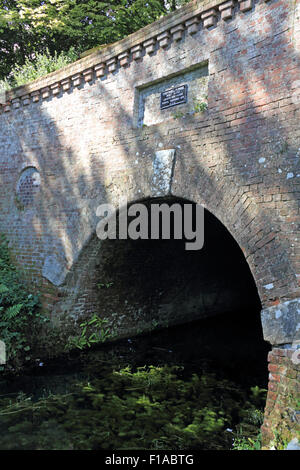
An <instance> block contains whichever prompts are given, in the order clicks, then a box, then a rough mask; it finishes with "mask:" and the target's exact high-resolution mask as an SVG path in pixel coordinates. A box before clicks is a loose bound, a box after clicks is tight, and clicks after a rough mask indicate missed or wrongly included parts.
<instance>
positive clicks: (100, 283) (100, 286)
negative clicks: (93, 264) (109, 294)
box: [97, 282, 114, 289]
mask: <svg viewBox="0 0 300 470" xmlns="http://www.w3.org/2000/svg"><path fill="white" fill-rule="evenodd" d="M113 284H114V283H113V282H99V284H98V286H97V287H98V289H103V288H104V287H105V288H106V289H108V288H109V287H111V286H112V285H113Z"/></svg>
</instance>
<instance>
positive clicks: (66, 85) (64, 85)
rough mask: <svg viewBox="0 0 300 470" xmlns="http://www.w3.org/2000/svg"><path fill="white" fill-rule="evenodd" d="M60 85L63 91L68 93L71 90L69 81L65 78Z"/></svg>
mask: <svg viewBox="0 0 300 470" xmlns="http://www.w3.org/2000/svg"><path fill="white" fill-rule="evenodd" d="M60 84H61V87H62V89H63V91H68V90H70V88H71V79H70V78H65V79H64V80H62V81H61V82H60Z"/></svg>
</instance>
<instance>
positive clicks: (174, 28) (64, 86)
mask: <svg viewBox="0 0 300 470" xmlns="http://www.w3.org/2000/svg"><path fill="white" fill-rule="evenodd" d="M261 1H262V2H264V3H268V2H269V1H270V0H261ZM254 4H255V0H226V1H224V0H194V1H192V2H190V3H188V4H187V5H185V6H183V7H182V8H180V9H179V10H177V11H175V12H173V13H169V14H168V15H166V16H164V17H162V18H160V19H159V20H157V21H155V22H154V23H151V24H149V25H147V26H145V27H144V28H142V29H140V30H138V31H136V32H135V33H132V34H131V35H129V36H127V37H126V38H124V39H122V40H120V41H118V42H116V43H114V44H111V45H109V46H107V47H104V48H103V49H101V50H100V51H96V52H94V53H92V54H90V55H88V56H87V57H84V58H82V59H80V60H77V61H76V62H73V63H72V64H69V65H67V66H66V67H64V68H62V69H60V70H57V71H55V72H52V73H50V74H48V75H46V76H44V77H41V78H38V79H37V80H35V81H33V82H31V83H29V84H26V85H23V86H20V87H18V88H14V89H13V90H10V91H6V92H2V93H0V110H1V112H8V111H10V110H11V109H18V108H20V107H21V106H26V105H28V104H30V103H31V102H37V101H41V100H44V99H47V98H49V97H50V96H56V95H59V94H60V93H62V92H66V91H68V90H70V89H71V88H74V87H78V86H80V85H81V84H82V83H83V82H90V81H92V80H94V79H95V78H96V79H97V78H101V77H104V76H105V75H107V74H109V73H113V72H114V71H115V70H116V69H117V67H118V66H120V67H125V66H130V62H132V61H135V60H141V59H142V57H143V55H144V54H152V53H153V52H154V51H155V50H157V48H166V47H167V46H168V45H169V43H170V42H171V40H173V41H174V42H178V41H180V40H181V39H182V38H183V33H184V31H186V32H187V34H191V35H192V34H195V33H196V32H197V31H198V30H199V29H200V25H201V26H202V27H203V28H207V29H209V28H211V27H214V26H215V25H216V24H217V23H218V21H226V20H229V19H231V18H232V17H233V16H234V15H235V14H236V13H238V12H242V13H244V12H248V11H250V10H251V9H252V8H253V7H254Z"/></svg>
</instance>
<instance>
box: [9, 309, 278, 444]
mask: <svg viewBox="0 0 300 470" xmlns="http://www.w3.org/2000/svg"><path fill="white" fill-rule="evenodd" d="M268 351H269V346H268V344H267V343H265V342H264V341H263V338H262V333H261V325H260V320H259V315H258V314H257V315H255V314H253V312H252V313H251V312H246V311H243V312H235V313H228V314H223V315H220V316H217V317H214V318H211V319H207V320H202V321H197V322H193V323H187V324H185V325H179V326H176V327H172V328H171V327H170V328H166V329H163V330H160V331H158V330H157V331H152V332H151V333H148V334H147V335H144V336H138V337H135V338H127V339H125V340H121V341H116V342H112V343H105V344H103V345H101V346H98V347H96V348H93V349H90V350H88V351H86V352H84V353H81V352H79V350H78V352H75V353H72V354H68V355H67V356H65V357H62V358H60V359H59V360H56V361H52V362H49V363H42V362H41V361H38V362H37V365H36V367H35V368H34V369H32V370H30V371H28V372H26V374H24V375H22V376H21V377H5V378H4V377H2V378H0V449H1V450H4V449H8V450H16V449H30V450H66V449H70V450H72V449H74V450H77V449H111V450H121V449H130V450H131V449H149V450H150V449H151V450H187V449H189V450H192V449H194V450H224V449H239V448H243V445H244V444H245V442H246V443H248V444H249V445H253V446H255V445H256V444H255V442H256V440H257V436H258V434H259V429H260V426H261V424H262V415H263V408H264V403H265V396H266V393H265V389H266V387H267V379H268V377H267V375H268V374H267V354H268ZM249 439H250V440H249ZM251 443H252V444H251Z"/></svg>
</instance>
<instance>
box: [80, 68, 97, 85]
mask: <svg viewBox="0 0 300 470" xmlns="http://www.w3.org/2000/svg"><path fill="white" fill-rule="evenodd" d="M82 75H83V79H84V81H85V82H91V81H92V80H93V78H94V70H93V68H92V67H91V68H89V69H87V70H84V71H83V72H82Z"/></svg>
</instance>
